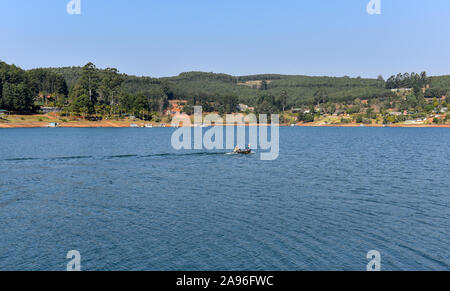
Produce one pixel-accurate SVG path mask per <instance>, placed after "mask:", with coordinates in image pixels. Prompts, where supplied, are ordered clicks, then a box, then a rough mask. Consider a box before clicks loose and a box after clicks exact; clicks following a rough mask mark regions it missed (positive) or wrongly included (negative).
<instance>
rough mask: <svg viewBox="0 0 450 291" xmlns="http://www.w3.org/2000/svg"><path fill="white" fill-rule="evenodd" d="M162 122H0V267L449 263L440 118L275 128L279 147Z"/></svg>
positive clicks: (447, 151)
mask: <svg viewBox="0 0 450 291" xmlns="http://www.w3.org/2000/svg"><path fill="white" fill-rule="evenodd" d="M172 133H173V129H159V128H154V129H127V128H124V129H4V130H0V270H65V269H66V264H67V263H68V261H69V260H67V259H66V254H67V252H68V251H70V250H78V251H79V252H80V253H81V266H82V269H83V270H365V269H366V265H367V263H368V259H366V255H367V253H368V251H370V250H377V251H379V252H380V253H381V257H382V269H383V270H450V208H449V207H450V175H449V174H450V147H449V144H450V130H449V129H433V128H430V129H402V128H281V129H280V137H281V141H280V148H281V150H280V156H279V158H278V159H277V160H275V161H261V160H260V159H259V155H257V154H256V155H250V156H232V155H225V154H224V151H181V152H177V151H175V150H173V149H172V148H171V146H170V137H171V135H172Z"/></svg>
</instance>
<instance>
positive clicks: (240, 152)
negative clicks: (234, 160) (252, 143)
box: [234, 149, 252, 155]
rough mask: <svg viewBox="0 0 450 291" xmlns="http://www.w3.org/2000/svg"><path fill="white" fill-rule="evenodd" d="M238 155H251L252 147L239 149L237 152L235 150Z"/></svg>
mask: <svg viewBox="0 0 450 291" xmlns="http://www.w3.org/2000/svg"><path fill="white" fill-rule="evenodd" d="M234 153H235V154H237V155H249V154H251V153H252V150H251V149H246V150H238V151H236V152H234Z"/></svg>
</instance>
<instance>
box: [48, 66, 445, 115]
mask: <svg viewBox="0 0 450 291" xmlns="http://www.w3.org/2000/svg"><path fill="white" fill-rule="evenodd" d="M48 70H50V71H52V72H55V73H57V74H59V75H62V76H63V77H64V79H65V80H66V82H67V85H68V87H69V88H70V87H71V86H72V85H74V84H75V83H76V81H77V80H78V78H79V77H80V72H81V67H63V68H48ZM123 77H124V79H125V81H124V83H123V85H122V89H123V90H124V91H125V92H127V93H130V94H135V93H141V92H148V91H152V90H155V89H159V88H161V87H164V91H165V92H166V93H167V95H168V96H169V99H186V100H188V99H193V98H196V97H198V96H206V98H208V99H210V100H211V101H214V100H215V99H217V98H221V97H223V96H228V95H231V96H235V97H236V98H238V99H239V102H242V103H247V104H254V103H255V102H256V101H257V100H258V96H260V95H261V94H271V95H274V96H280V94H286V95H287V103H288V104H289V105H290V106H300V105H303V104H309V103H314V100H315V98H317V95H322V96H326V98H327V101H330V102H351V101H353V100H355V99H358V98H359V99H372V98H380V97H386V96H389V95H390V94H391V93H392V92H391V91H390V90H387V89H386V88H385V82H384V81H383V80H380V79H370V78H350V77H311V76H302V75H279V74H260V75H249V76H231V75H227V74H216V73H207V72H185V73H181V74H180V75H178V76H174V77H164V78H151V77H138V76H131V75H126V74H123ZM263 82H265V84H266V85H265V86H266V88H265V89H266V90H261V84H262V83H263ZM431 86H432V87H433V88H441V89H449V90H450V76H439V77H431Z"/></svg>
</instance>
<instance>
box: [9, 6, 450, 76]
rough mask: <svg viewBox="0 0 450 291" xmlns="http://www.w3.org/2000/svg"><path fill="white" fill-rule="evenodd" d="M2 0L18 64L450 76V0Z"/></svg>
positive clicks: (149, 71) (139, 71)
mask: <svg viewBox="0 0 450 291" xmlns="http://www.w3.org/2000/svg"><path fill="white" fill-rule="evenodd" d="M67 3H69V0H31V1H30V0H0V60H2V61H4V62H6V63H10V64H11V63H12V64H16V65H18V66H20V67H22V68H24V69H30V68H36V67H61V66H82V65H84V64H86V63H88V62H93V63H95V64H96V65H97V66H98V67H100V68H106V67H115V68H118V69H119V70H120V71H121V72H122V73H127V74H133V75H138V76H141V75H145V76H152V77H162V76H174V75H178V74H179V73H181V72H186V71H205V72H216V73H226V74H232V75H251V74H262V73H277V74H295V75H316V76H323V75H327V76H345V75H347V76H352V77H356V76H362V77H377V76H378V75H379V74H381V75H383V76H384V77H385V78H387V77H389V76H390V75H392V74H397V73H399V72H413V71H414V72H421V71H426V72H427V73H428V74H429V75H446V74H450V38H449V37H448V35H449V32H450V1H448V0H433V1H425V0H381V4H382V10H381V15H369V14H368V13H367V11H366V6H367V4H368V3H369V0H345V1H335V0H311V1H300V0H279V1H273V0H271V1H268V0H226V1H225V0H190V1H189V0H164V1H161V0H160V1H156V0H133V1H124V0H81V14H80V15H69V14H68V13H67V11H66V5H67Z"/></svg>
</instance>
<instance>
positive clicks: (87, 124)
mask: <svg viewBox="0 0 450 291" xmlns="http://www.w3.org/2000/svg"><path fill="white" fill-rule="evenodd" d="M48 124H49V123H48V122H23V123H22V122H11V123H0V129H8V128H9V129H11V128H49V126H48ZM133 124H135V125H137V126H138V127H137V128H143V127H144V125H145V123H142V122H128V121H110V122H106V121H100V122H95V121H79V122H67V123H61V124H59V125H58V127H57V128H132V125H133ZM152 125H153V128H164V127H165V128H172V126H171V125H165V126H162V125H161V124H152ZM221 126H225V127H228V126H236V125H231V124H224V125H221ZM237 126H272V125H271V124H245V125H237ZM279 126H280V127H292V126H291V125H288V124H280V125H279ZM294 127H353V128H354V127H358V128H363V127H372V128H384V127H386V128H389V127H392V128H450V124H445V125H438V124H390V125H382V124H367V125H361V124H356V123H351V124H313V123H312V124H302V123H298V124H296V125H295V126H294Z"/></svg>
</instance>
